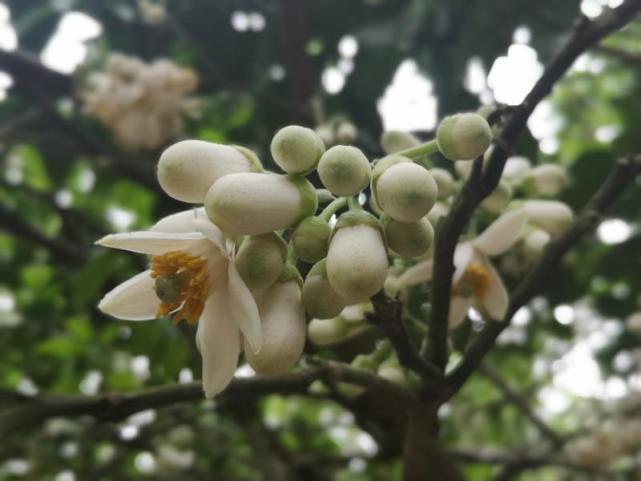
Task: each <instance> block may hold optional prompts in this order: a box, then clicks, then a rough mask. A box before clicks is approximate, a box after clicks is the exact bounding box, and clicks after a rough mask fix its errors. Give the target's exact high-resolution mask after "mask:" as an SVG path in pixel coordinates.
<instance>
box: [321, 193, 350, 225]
mask: <svg viewBox="0 0 641 481" xmlns="http://www.w3.org/2000/svg"><path fill="white" fill-rule="evenodd" d="M345 204H347V198H345V197H339V198H338V199H335V200H333V201H331V202H330V203H329V204H328V205H327V207H325V208H324V209H323V211H322V212H321V213H320V214H319V215H318V217H320V218H322V219H323V220H325V221H326V222H329V219H330V218H331V217H332V216H333V215H334V214H336V212H337V211H338V210H339V209H342V208H343V207H345Z"/></svg>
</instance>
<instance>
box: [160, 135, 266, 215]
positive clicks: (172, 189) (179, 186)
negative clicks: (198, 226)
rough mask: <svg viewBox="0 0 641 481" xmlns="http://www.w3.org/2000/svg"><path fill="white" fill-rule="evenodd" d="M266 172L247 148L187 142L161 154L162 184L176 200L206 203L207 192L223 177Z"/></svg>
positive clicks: (184, 141)
mask: <svg viewBox="0 0 641 481" xmlns="http://www.w3.org/2000/svg"><path fill="white" fill-rule="evenodd" d="M262 170H263V168H262V166H261V164H260V161H259V160H258V158H257V157H256V155H254V154H253V153H252V152H251V151H250V150H248V149H245V148H243V147H236V146H231V145H220V144H213V143H211V142H203V141H202V140H183V141H182V142H178V143H177V144H174V145H172V146H170V147H168V148H167V149H166V150H165V151H164V152H163V153H162V154H161V156H160V160H159V161H158V182H159V183H160V187H162V189H163V190H164V191H165V192H166V193H167V195H169V196H170V197H173V198H174V199H176V200H180V201H183V202H191V203H202V202H203V200H204V199H205V195H206V194H207V190H209V188H210V187H211V185H212V184H213V183H214V182H216V181H217V180H218V179H220V178H221V177H223V176H225V175H228V174H235V173H238V172H262Z"/></svg>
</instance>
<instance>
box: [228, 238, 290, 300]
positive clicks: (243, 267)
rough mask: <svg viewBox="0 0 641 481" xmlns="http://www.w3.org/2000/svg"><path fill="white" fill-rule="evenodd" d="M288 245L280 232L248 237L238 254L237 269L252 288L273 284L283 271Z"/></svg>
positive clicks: (261, 287)
mask: <svg viewBox="0 0 641 481" xmlns="http://www.w3.org/2000/svg"><path fill="white" fill-rule="evenodd" d="M286 259H287V246H286V245H285V242H284V241H283V239H281V237H280V236H279V235H278V234H275V233H273V232H269V233H267V234H262V235H258V236H252V237H247V238H246V239H244V240H243V242H242V243H241V244H240V248H239V249H238V253H237V254H236V269H237V270H238V274H239V275H240V277H241V278H242V279H243V281H245V284H247V287H249V288H250V289H252V290H255V289H263V288H265V287H269V286H271V285H272V284H273V283H274V282H276V279H278V277H279V276H280V274H281V273H282V272H283V268H284V267H285V260H286Z"/></svg>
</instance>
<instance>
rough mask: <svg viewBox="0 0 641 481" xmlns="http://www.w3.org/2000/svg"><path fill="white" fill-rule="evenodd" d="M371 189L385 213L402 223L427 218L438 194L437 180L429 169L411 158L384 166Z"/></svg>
mask: <svg viewBox="0 0 641 481" xmlns="http://www.w3.org/2000/svg"><path fill="white" fill-rule="evenodd" d="M401 158H403V157H401ZM377 167H378V166H377ZM372 189H373V190H374V193H375V195H376V201H377V202H378V205H379V206H380V207H381V209H383V212H385V213H386V214H387V215H389V216H390V217H392V218H393V219H395V220H398V221H400V222H416V221H418V220H419V219H421V218H422V217H424V216H425V215H426V214H427V213H428V212H429V211H430V210H431V209H432V207H433V206H434V203H435V202H436V196H437V193H438V187H437V185H436V181H435V180H434V178H433V177H432V175H431V174H430V173H429V172H428V171H427V169H425V168H423V167H421V166H420V165H417V164H415V163H413V162H410V161H407V162H405V161H404V162H398V163H395V164H394V165H391V166H390V167H388V168H387V169H385V170H384V171H383V172H382V173H381V174H380V176H377V177H375V178H374V180H373V181H372Z"/></svg>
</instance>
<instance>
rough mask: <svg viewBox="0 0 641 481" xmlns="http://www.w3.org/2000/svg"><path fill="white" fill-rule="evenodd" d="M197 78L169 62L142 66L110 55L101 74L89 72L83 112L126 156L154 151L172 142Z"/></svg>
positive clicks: (191, 104) (132, 59)
mask: <svg viewBox="0 0 641 481" xmlns="http://www.w3.org/2000/svg"><path fill="white" fill-rule="evenodd" d="M197 85H198V76H197V75H196V73H195V72H194V71H193V70H191V69H187V68H182V67H179V66H178V65H176V64H174V63H173V62H172V61H170V60H166V59H160V60H156V61H154V62H152V63H145V62H143V61H142V60H140V59H139V58H136V57H128V56H125V55H121V54H110V56H109V58H108V60H107V67H106V70H105V71H100V72H93V73H92V74H91V75H90V76H89V78H88V82H87V86H86V88H85V89H84V90H83V91H82V93H81V98H82V101H83V103H84V109H85V112H87V113H88V114H89V115H92V116H94V117H96V118H97V119H98V120H99V121H100V122H101V123H102V124H103V125H104V126H105V127H107V129H109V130H110V131H111V133H112V134H113V136H114V138H115V140H116V142H117V143H118V144H119V145H121V146H122V147H123V148H125V149H127V150H132V151H137V150H153V149H156V148H159V147H161V146H162V145H164V144H166V143H167V141H169V140H171V139H174V138H176V137H177V136H178V135H179V134H180V132H181V129H182V116H183V115H184V114H193V113H194V112H195V109H196V107H197V106H196V104H195V103H194V100H193V99H189V98H188V97H187V94H189V93H190V92H193V91H194V89H195V88H196V86H197Z"/></svg>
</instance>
